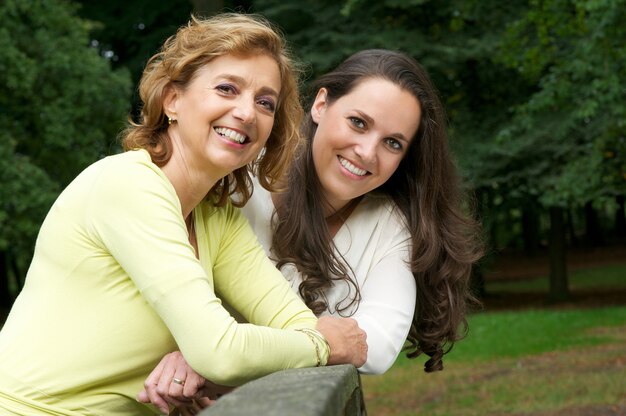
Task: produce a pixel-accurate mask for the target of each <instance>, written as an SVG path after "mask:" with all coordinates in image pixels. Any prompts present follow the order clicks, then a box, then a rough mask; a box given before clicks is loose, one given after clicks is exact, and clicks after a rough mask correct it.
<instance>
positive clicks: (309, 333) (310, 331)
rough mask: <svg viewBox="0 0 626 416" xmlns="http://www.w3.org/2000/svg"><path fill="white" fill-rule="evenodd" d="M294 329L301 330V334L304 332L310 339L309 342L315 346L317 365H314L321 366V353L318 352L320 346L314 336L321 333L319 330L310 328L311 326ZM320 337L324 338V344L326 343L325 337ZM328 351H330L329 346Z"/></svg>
mask: <svg viewBox="0 0 626 416" xmlns="http://www.w3.org/2000/svg"><path fill="white" fill-rule="evenodd" d="M296 331H299V332H302V333H303V334H306V336H307V337H309V339H310V340H311V342H312V343H313V345H314V346H315V355H316V356H317V365H316V367H319V366H321V365H322V355H321V354H320V347H319V345H317V342H316V341H315V336H321V334H320V333H319V332H317V331H315V330H314V329H311V328H298V329H296ZM322 339H323V340H324V342H325V343H326V345H328V341H326V338H324V337H323V336H322ZM329 351H330V348H329Z"/></svg>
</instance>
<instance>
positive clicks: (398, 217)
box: [355, 194, 409, 236]
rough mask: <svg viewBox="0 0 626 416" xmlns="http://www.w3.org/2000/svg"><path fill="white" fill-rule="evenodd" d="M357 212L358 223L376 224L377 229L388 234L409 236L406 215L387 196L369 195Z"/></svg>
mask: <svg viewBox="0 0 626 416" xmlns="http://www.w3.org/2000/svg"><path fill="white" fill-rule="evenodd" d="M359 205H360V206H359V208H358V210H357V211H356V212H355V214H356V215H355V220H356V222H357V223H366V224H372V223H374V224H376V225H377V228H382V229H383V230H387V231H388V234H393V233H400V234H402V235H403V236H408V234H409V233H408V228H407V226H406V221H405V219H404V215H403V214H402V212H400V209H399V208H398V207H397V205H396V203H395V202H393V200H391V198H389V197H387V196H385V195H377V194H368V195H366V196H365V197H364V198H363V201H362V202H361V204H359Z"/></svg>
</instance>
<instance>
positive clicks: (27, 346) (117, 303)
mask: <svg viewBox="0 0 626 416" xmlns="http://www.w3.org/2000/svg"><path fill="white" fill-rule="evenodd" d="M296 85H297V83H296V79H295V77H294V73H293V70H292V64H291V61H290V60H289V58H288V56H287V54H286V51H285V47H284V42H283V39H282V38H281V37H280V36H279V35H277V33H276V32H275V31H274V30H273V29H272V28H271V26H270V25H269V24H268V23H267V22H265V21H264V20H262V19H259V18H254V17H250V16H242V15H222V16H218V17H214V18H211V19H208V20H196V19H193V20H192V21H191V22H190V24H189V25H188V26H186V27H183V28H181V29H180V30H179V31H178V33H177V34H176V35H175V36H173V37H171V38H170V39H168V40H167V41H166V42H165V44H164V45H163V48H162V50H161V52H159V53H158V54H156V55H155V56H154V57H153V58H152V59H151V60H150V61H149V62H148V65H147V66H146V69H145V71H144V74H143V77H142V80H141V85H140V94H141V98H142V100H143V103H144V106H143V110H142V115H141V120H140V121H139V122H138V123H133V124H132V125H131V126H130V127H129V128H128V129H127V131H126V132H125V134H124V146H125V148H126V149H127V151H126V152H124V153H122V154H119V155H115V156H110V157H107V158H104V159H103V160H100V161H98V162H96V163H94V164H93V165H91V166H90V167H88V168H87V169H85V170H84V171H83V172H82V173H81V174H80V175H79V176H78V177H77V178H76V179H75V180H74V181H73V182H72V183H71V184H70V185H69V186H68V187H67V188H66V189H65V190H64V191H63V193H62V194H61V195H60V196H59V198H58V199H57V201H56V202H55V204H54V206H53V207H52V208H51V210H50V212H49V213H48V216H47V217H46V219H45V221H44V223H43V225H42V227H41V230H40V234H39V237H38V240H37V246H36V248H35V255H34V258H33V261H32V264H31V267H30V269H29V271H28V275H27V278H26V283H25V287H24V290H23V291H22V293H21V294H20V296H19V298H18V299H17V301H16V303H15V305H14V307H13V309H12V310H11V312H10V315H9V317H8V319H7V321H6V324H5V326H4V328H3V329H2V331H1V332H0V409H2V410H3V412H2V413H3V414H6V413H13V414H29V415H32V414H59V415H86V414H99V415H109V414H111V415H113V414H134V415H136V414H153V413H155V412H157V411H158V410H157V409H156V408H154V407H152V406H148V405H144V404H142V403H139V402H137V401H136V399H135V396H136V394H137V392H138V391H139V390H141V387H142V383H143V381H144V379H145V378H146V377H147V375H148V374H149V373H150V371H151V370H152V369H153V368H154V366H155V365H156V364H157V362H158V361H159V359H160V358H161V357H163V355H165V354H166V353H168V352H170V351H173V350H175V349H180V350H181V351H182V353H183V354H184V356H185V357H186V359H187V360H188V362H189V363H190V365H191V366H192V367H193V369H194V370H196V371H197V372H198V373H200V374H202V375H203V376H204V377H206V378H208V379H211V380H214V381H216V382H217V383H220V384H225V385H231V386H232V385H237V384H240V383H243V382H245V381H247V380H250V379H253V378H255V377H259V376H262V375H264V374H267V373H270V372H273V371H276V370H279V369H283V368H291V367H304V366H315V365H323V364H326V363H352V364H354V365H361V364H362V363H363V362H364V361H365V359H366V350H367V345H366V343H365V335H364V333H363V331H361V330H360V329H359V328H358V326H357V325H356V323H355V321H353V320H350V319H332V320H331V319H324V320H322V319H320V320H319V321H318V319H317V318H316V317H315V316H314V315H313V314H312V313H311V311H310V310H309V309H307V308H306V307H305V305H304V304H303V303H302V302H301V301H300V300H299V299H298V298H297V296H295V295H294V294H293V293H292V292H291V290H290V288H289V285H288V284H287V283H286V282H285V280H284V279H283V277H282V276H281V274H280V272H278V271H277V270H276V269H275V268H274V266H273V265H272V263H271V262H270V261H269V260H268V259H267V257H266V256H265V255H264V252H263V249H262V248H261V247H260V246H259V245H258V243H257V241H256V238H255V237H254V234H253V233H252V230H251V229H250V228H249V226H248V223H247V221H246V220H245V219H244V218H243V217H242V215H241V214H240V213H239V211H238V210H237V209H236V208H234V207H233V205H232V204H231V203H230V201H229V195H230V194H231V193H232V192H237V193H238V194H241V195H244V202H245V199H247V197H248V195H250V190H249V188H248V186H249V177H248V174H247V170H248V169H249V168H250V167H251V166H250V163H251V161H253V160H256V157H257V155H258V154H259V152H260V150H261V149H263V148H265V151H264V152H263V156H262V157H261V158H260V159H259V160H258V162H257V163H256V165H255V167H256V171H257V173H258V175H259V177H260V178H262V179H261V180H262V181H263V182H264V184H265V185H266V186H268V187H270V188H271V187H272V186H273V184H274V182H275V179H276V178H279V177H280V176H281V175H282V173H283V171H284V169H285V167H286V165H287V163H286V162H287V161H288V160H289V159H290V158H292V155H293V150H294V147H295V146H296V144H297V137H298V135H297V134H296V131H297V127H298V124H299V121H300V118H299V116H300V113H301V110H300V108H299V104H298V95H297V91H296ZM218 295H219V297H220V298H222V299H224V300H225V301H227V302H228V303H229V304H230V305H231V306H232V307H233V308H234V309H235V310H236V311H237V312H238V313H239V314H241V315H242V316H244V317H245V318H246V319H247V320H248V321H249V322H250V323H252V325H250V324H245V325H242V324H238V323H237V322H236V321H235V320H234V319H233V318H232V317H231V315H230V314H229V313H228V312H227V311H226V310H225V309H223V307H222V305H221V301H220V299H218ZM353 344H356V346H357V347H356V348H354V347H353ZM169 383H170V385H171V389H172V391H173V392H177V391H182V389H183V388H184V385H185V379H184V378H183V376H181V375H176V374H175V375H174V376H173V377H172V378H171V380H170V381H169ZM159 410H160V411H161V412H167V410H168V409H167V408H161V409H159Z"/></svg>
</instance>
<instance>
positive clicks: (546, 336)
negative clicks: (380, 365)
mask: <svg viewBox="0 0 626 416" xmlns="http://www.w3.org/2000/svg"><path fill="white" fill-rule="evenodd" d="M622 325H626V307H610V308H600V309H588V310H587V309H586V310H527V311H517V312H485V313H478V314H475V315H472V316H470V318H469V328H470V331H469V334H468V336H467V338H465V339H464V340H462V341H460V342H458V343H456V344H455V345H454V348H453V349H452V351H450V353H448V354H447V355H446V356H445V361H446V362H447V361H459V362H466V363H473V362H476V361H484V360H491V359H495V358H515V357H520V356H525V355H528V354H540V353H543V352H548V351H558V350H567V349H571V348H576V347H584V346H593V345H598V344H603V343H606V342H610V341H611V340H612V338H611V337H610V336H607V335H602V334H598V333H595V332H593V331H591V329H593V328H597V327H618V326H622ZM405 365H410V366H413V365H414V360H409V359H407V358H406V357H404V356H401V357H400V358H399V359H398V361H397V363H396V366H405Z"/></svg>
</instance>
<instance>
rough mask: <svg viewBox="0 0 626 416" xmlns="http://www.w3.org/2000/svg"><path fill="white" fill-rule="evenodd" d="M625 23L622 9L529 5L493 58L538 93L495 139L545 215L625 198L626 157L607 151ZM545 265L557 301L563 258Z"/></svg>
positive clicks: (592, 4)
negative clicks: (497, 57) (520, 164)
mask: <svg viewBox="0 0 626 416" xmlns="http://www.w3.org/2000/svg"><path fill="white" fill-rule="evenodd" d="M624 18H626V2H625V1H623V0H617V1H614V0H578V1H574V0H541V1H540V0H534V1H531V2H530V7H529V8H528V10H527V11H526V13H525V14H523V15H522V16H521V17H520V18H519V19H518V20H517V21H516V22H514V23H513V24H512V25H511V26H510V29H509V31H508V36H507V38H506V39H505V41H504V43H503V48H502V49H501V51H500V59H502V61H503V62H505V63H506V64H508V65H509V66H510V67H511V68H515V69H516V71H517V72H518V73H519V74H520V76H522V77H524V78H526V79H528V80H529V81H530V82H531V83H535V84H536V85H537V86H538V88H537V90H536V91H535V92H534V93H533V94H532V95H531V96H529V97H528V100H527V101H526V102H524V103H522V104H520V105H518V106H515V107H513V108H512V115H513V116H512V118H511V122H510V123H509V124H508V125H506V126H504V127H503V128H502V129H501V130H500V132H499V133H498V135H497V138H498V140H499V141H500V142H502V143H503V144H506V147H507V148H508V149H509V151H510V154H509V160H523V161H524V165H523V167H521V168H519V169H515V170H514V171H513V173H512V175H513V176H515V177H516V178H518V180H519V181H520V184H521V185H520V186H521V187H522V188H523V189H524V191H525V192H527V193H529V194H531V195H536V197H537V198H538V200H539V201H540V202H541V204H542V205H543V206H544V207H546V208H549V209H550V210H551V213H552V214H554V213H555V212H556V211H555V210H557V209H561V208H567V207H571V206H584V205H585V204H587V207H588V210H589V208H591V202H597V201H601V200H607V199H610V200H613V199H614V198H616V197H617V196H619V195H624V194H625V193H626V176H625V175H624V173H625V172H626V168H625V167H626V166H625V165H626V155H625V154H624V153H623V152H619V153H617V152H616V151H615V149H616V148H618V147H619V145H620V144H621V143H623V142H624V139H623V133H622V132H623V131H624V127H625V126H626V119H625V118H624V116H625V114H626V103H625V100H624V98H626V77H625V76H624V75H626V28H624V26H623V25H622V23H621V22H623V20H624ZM622 147H623V145H622ZM509 171H510V170H509ZM530 172H532V175H531V174H529V173H530ZM554 215H556V214H554ZM551 216H552V215H551ZM552 218H556V216H552ZM557 223H558V221H557ZM559 229H562V227H560V228H559ZM554 232H555V231H554V230H553V233H552V234H553V235H554ZM558 240H562V239H561V238H559V239H558ZM560 246H561V245H557V247H560ZM552 256H553V257H552V259H551V260H552V261H551V264H552V267H551V279H552V281H553V285H552V286H554V287H560V288H562V293H560V294H556V293H553V297H563V296H565V295H566V290H565V289H563V288H566V285H563V284H559V283H558V282H557V281H558V280H560V279H562V278H561V276H560V275H561V274H562V273H563V270H564V266H563V265H560V264H559V262H561V263H562V262H564V255H562V253H557V252H556V251H554V250H552ZM559 259H561V260H559Z"/></svg>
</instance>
